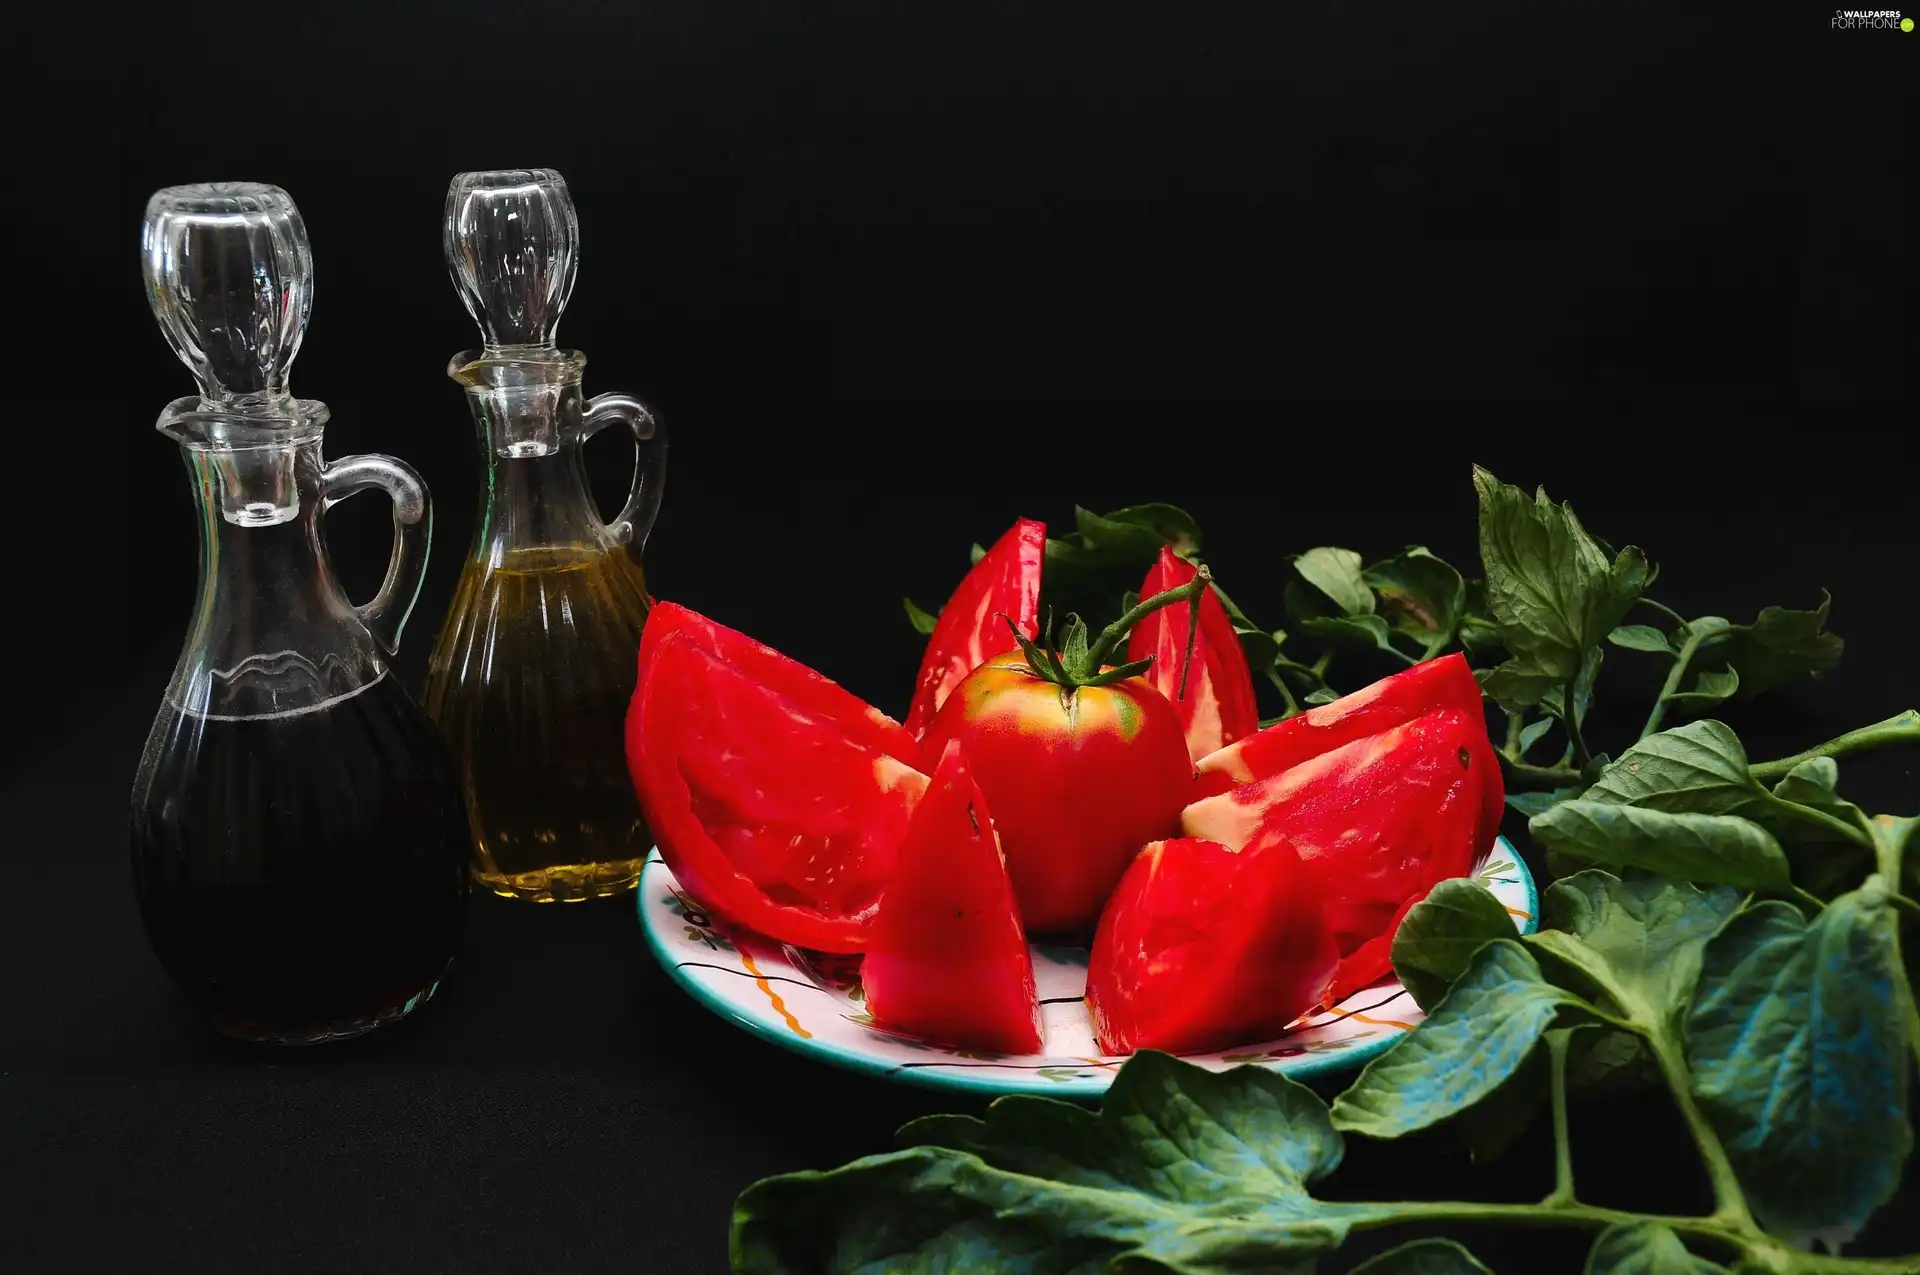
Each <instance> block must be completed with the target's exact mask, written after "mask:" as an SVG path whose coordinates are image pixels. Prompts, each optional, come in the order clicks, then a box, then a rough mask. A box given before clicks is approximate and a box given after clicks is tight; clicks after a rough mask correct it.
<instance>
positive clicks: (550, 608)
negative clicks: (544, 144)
mask: <svg viewBox="0 0 1920 1275" xmlns="http://www.w3.org/2000/svg"><path fill="white" fill-rule="evenodd" d="M579 236H580V231H579V222H578V220H577V219H576V218H575V215H574V208H573V202H572V199H571V198H570V197H569V195H568V193H567V186H566V182H565V181H564V180H563V179H562V178H561V176H560V174H558V173H556V172H553V171H552V170H550V169H530V170H510V171H501V172H477V173H461V174H460V175H458V176H456V177H455V178H454V179H453V182H452V184H451V185H450V186H449V188H448V191H447V204H446V216H445V220H444V223H443V238H444V246H445V249H446V255H447V265H448V269H449V270H450V271H451V273H452V275H453V281H454V286H455V287H456V288H457V289H458V291H459V293H460V297H461V299H462V300H463V301H464V302H465V303H466V306H467V310H468V312H469V313H470V314H472V315H473V317H474V320H475V321H476V322H477V323H478V324H479V325H480V330H481V333H482V335H483V337H484V340H485V344H484V345H483V346H482V347H481V348H480V349H478V350H468V351H466V352H464V353H462V354H458V355H456V356H455V357H454V359H453V361H452V363H451V364H449V365H448V368H447V374H448V375H449V376H451V377H452V378H453V379H454V380H455V381H456V382H457V383H459V385H460V386H461V387H462V388H463V389H465V391H466V395H467V406H468V407H469V408H470V409H471V410H472V412H473V419H474V422H475V425H476V427H477V430H478V434H479V441H480V454H481V463H482V466H483V469H482V484H481V496H482V506H483V507H482V512H481V515H480V521H479V524H478V526H477V528H476V529H475V532H474V538H473V547H472V551H471V552H470V553H469V554H468V555H467V561H466V564H465V566H464V567H463V568H462V571H461V575H460V583H459V586H458V588H457V589H456V591H455V593H454V601H453V607H452V610H451V611H450V612H449V614H448V616H447V619H446V622H445V624H444V626H443V627H442V628H441V631H440V639H439V641H438V642H437V643H436V644H435V646H434V651H433V657H432V660H431V662H430V664H429V669H428V674H427V697H426V704H427V711H428V712H429V713H430V714H432V716H433V718H434V720H435V721H437V722H438V723H439V724H440V728H441V730H442V732H443V733H444V734H445V736H446V738H447V741H448V743H449V744H450V746H451V747H452V749H453V753H454V756H455V758H456V760H457V762H458V765H459V768H460V779H461V787H462V792H463V795H464V796H465V799H466V806H467V821H468V828H469V831H470V834H471V837H472V842H473V853H474V875H475V877H476V879H477V880H479V881H480V882H481V883H482V884H483V885H485V886H486V887H487V888H489V889H491V890H492V891H493V892H494V893H496V894H499V895H503V896H505V897H507V898H517V899H527V900H533V901H536V902H577V901H579V900H582V899H589V898H595V897H599V896H604V895H610V894H615V893H618V892H620V891H622V890H626V889H630V888H631V887H632V886H633V884H634V883H635V881H637V880H638V879H639V874H640V865H641V863H642V862H643V861H644V860H645V858H646V854H647V850H648V847H649V839H648V836H647V830H646V826H645V825H644V823H643V822H642V821H641V817H640V808H639V804H638V802H637V801H636V800H635V798H634V793H633V781H632V780H631V778H630V777H629V774H628V770H627V762H626V755H625V751H624V745H623V737H624V733H625V732H624V725H625V718H626V711H627V703H628V701H629V700H630V699H631V698H632V696H633V687H634V681H635V677H636V667H635V659H636V656H637V654H638V651H639V645H640V629H641V625H642V624H643V623H644V622H645V620H646V616H647V609H648V607H649V606H650V605H651V599H650V598H649V597H648V596H647V588H646V581H645V578H644V577H643V575H642V573H641V566H640V562H639V559H638V554H639V552H640V549H641V547H642V546H643V545H644V544H645V542H646V538H647V532H648V530H649V529H650V528H651V527H652V525H653V519H654V514H655V513H656V512H657V511H658V510H659V507H660V489H661V483H662V480H663V479H664V477H665V467H666V434H665V431H664V429H663V428H662V427H661V426H660V425H659V424H658V423H657V422H656V421H655V419H654V417H653V416H652V414H651V413H649V412H648V411H647V409H646V408H645V407H643V406H642V405H641V404H640V403H639V402H638V401H636V400H634V399H632V398H629V397H627V396H626V395H624V394H599V395H595V396H594V397H593V398H590V399H589V398H584V397H583V396H582V392H581V388H580V377H581V369H582V368H584V367H585V366H586V358H585V356H583V355H582V354H580V353H579V352H578V351H574V350H565V349H560V348H558V347H557V346H556V345H555V344H554V329H555V328H556V326H557V325H558V324H559V321H560V312H561V310H562V309H563V308H564V307H565V305H566V303H567V298H568V295H569V294H570V293H571V292H572V290H573V280H574V273H575V270H576V266H577V261H576V248H577V246H578V242H579ZM614 424H620V425H624V426H626V427H627V428H628V429H629V430H631V431H632V434H633V438H634V458H635V469H634V477H633V485H632V488H631V490H630V492H629V494H628V497H627V502H626V506H625V507H624V508H623V509H621V510H620V512H619V513H618V514H617V515H616V516H615V517H614V518H613V519H612V520H611V521H603V520H602V518H601V516H600V512H599V510H598V509H597V508H596V507H595V504H594V500H593V497H592V493H591V490H590V489H589V487H588V484H587V473H586V468H585V463H584V456H583V453H582V449H583V447H584V445H585V443H586V441H587V439H589V438H591V437H592V436H593V435H594V434H595V433H597V432H599V431H600V430H602V429H605V428H606V427H607V426H609V425H614Z"/></svg>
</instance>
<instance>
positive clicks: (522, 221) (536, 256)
mask: <svg viewBox="0 0 1920 1275" xmlns="http://www.w3.org/2000/svg"><path fill="white" fill-rule="evenodd" d="M442 238H443V246H444V247H445V249H446V254H447V269H448V270H449V271H451V272H452V274H453V285H454V287H455V288H456V289H458V291H459V293H460V299H461V300H462V301H464V302H465V303H466V306H467V313H468V314H471V315H472V316H473V318H474V322H476V323H478V324H479V325H480V331H481V333H482V334H483V335H484V336H485V338H486V344H487V349H488V350H490V351H491V350H500V349H505V348H511V347H528V346H531V347H534V348H536V349H552V348H553V341H554V331H555V329H557V328H558V327H559V326H560V312H561V311H562V310H564V309H565V308H566V305H567V297H568V296H569V295H570V294H571V293H572V292H573V276H574V273H575V271H576V269H577V268H578V264H579V245H580V220H579V218H578V217H577V216H575V214H574V210H573V197H572V196H571V195H569V194H568V193H567V183H566V180H565V179H564V178H562V177H561V176H560V174H559V173H556V172H554V171H553V170H552V169H551V168H513V169H501V170H496V171H492V172H482V173H460V174H459V175H457V176H456V177H454V179H453V182H452V183H451V184H450V185H449V186H448V187H447V209H446V217H445V220H444V222H443V224H442Z"/></svg>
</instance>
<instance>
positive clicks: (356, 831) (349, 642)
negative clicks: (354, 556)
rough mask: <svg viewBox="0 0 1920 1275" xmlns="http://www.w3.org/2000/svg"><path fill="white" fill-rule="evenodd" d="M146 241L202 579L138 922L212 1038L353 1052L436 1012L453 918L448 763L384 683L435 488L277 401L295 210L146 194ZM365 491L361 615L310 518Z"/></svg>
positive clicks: (153, 797)
mask: <svg viewBox="0 0 1920 1275" xmlns="http://www.w3.org/2000/svg"><path fill="white" fill-rule="evenodd" d="M141 247H142V253H141V256H142V263H143V269H144V272H145V275H146V282H147V297H148V300H149V301H150V302H151V304H152V307H153V312H154V316H155V317H156V318H157V319H158V320H159V323H160V328H161V331H162V332H164V333H165V335H166V338H167V340H168V342H169V343H170V344H171V345H172V346H173V349H174V351H175V353H177V354H178V355H179V356H180V358H181V360H182V361H183V362H185V363H186V365H187V366H188V367H189V368H190V369H192V371H193V374H194V377H195V379H196V380H197V381H198V382H199V385H200V393H199V394H198V395H194V396H190V397H187V398H181V399H176V400H175V401H174V402H172V403H170V404H168V405H167V408H166V410H165V411H163V412H162V413H161V414H160V420H159V423H158V428H159V430H160V432H161V433H163V434H165V435H166V436H167V437H168V438H171V439H172V440H173V441H174V442H176V443H178V444H179V445H180V449H181V455H182V457H183V459H184V460H185V461H186V465H187V471H188V473H189V475H190V476H191V479H192V484H193V494H194V499H195V501H196V504H197V506H198V511H199V524H200V583H199V595H198V600H197V601H196V603H195V606H194V610H193V616H192V620H191V623H190V625H189V628H188V631H187V637H186V643H185V645H184V648H183V649H182V651H181V654H180V660H179V663H178V664H177V665H176V666H175V669H174V673H173V678H172V680H171V682H170V683H169V684H168V686H167V691H166V698H165V699H164V700H163V701H162V703H161V705H160V711H159V713H158V715H157V716H156V717H155V718H154V722H153V728H152V731H151V732H150V733H149V735H148V737H147V744H146V750H145V752H144V754H143V755H142V757H141V761H140V769H139V773H138V776H137V777H136V779H135V781H134V791H133V808H132V818H131V824H132V827H131V832H132V854H133V878H134V885H135V890H136V893H137V895H138V899H139V904H140V912H141V916H142V919H143V920H144V921H145V923H146V928H147V933H148V937H149V939H150V940H151V942H152V945H153V948H154V951H155V953H156V954H157V955H158V956H159V958H160V961H161V963H162V965H164V966H165V968H166V970H167V971H168V973H169V974H170V975H171V976H172V978H173V979H174V981H175V982H176V983H178V984H179V986H180V987H181V988H182V990H183V991H184V992H185V993H186V995H187V997H188V999H189V1000H191V1001H192V1002H193V1003H194V1004H195V1005H196V1006H197V1007H198V1008H199V1010H200V1011H201V1012H202V1013H203V1014H205V1015H206V1016H207V1017H208V1018H210V1019H211V1021H212V1022H213V1024H214V1025H215V1026H216V1027H217V1028H219V1029H220V1030H221V1031H223V1032H225V1033H227V1034H228V1035H232V1036H238V1037H241V1038H243V1039H247V1040H253V1041H259V1042H263V1043H272V1044H308V1043H314V1042H319V1041H324V1040H330V1039H337V1038H341V1037H346V1036H353V1035H358V1034H360V1033H362V1032H366V1031H370V1030H372V1029H374V1028H376V1027H379V1026H381V1025H382V1024H385V1023H389V1022H393V1021H395V1020H397V1019H400V1018H402V1017H404V1016H405V1015H406V1014H408V1013H409V1012H410V1011H412V1010H413V1009H414V1008H415V1007H416V1006H418V1005H420V1004H421V1003H422V1002H424V1001H425V1000H427V999H428V998H429V997H431V996H432V995H433V992H434V989H435V988H436V987H437V986H438V984H439V981H440V979H441V977H442V976H443V975H444V974H445V973H446V971H447V968H448V966H449V965H450V964H451V962H452V961H453V959H454V956H455V955H456V953H457V951H458V949H459V946H460V941H461V936H462V932H463V929H464V926H465V922H466V906H467V893H468V889H469V885H468V879H467V875H466V870H465V869H466V824H465V819H464V817H463V814H462V811H461V807H460V796H459V790H458V787H457V782H456V778H455V775H454V771H453V766H452V761H451V758H450V757H449V755H448V753H447V751H446V747H445V745H444V743H443V742H442V741H441V739H440V738H439V735H438V732H437V731H436V730H435V729H434V726H433V723H432V722H431V721H430V720H429V719H428V718H427V716H426V714H425V713H424V712H423V711H422V710H421V708H420V707H419V706H418V705H417V704H415V703H414V702H413V700H412V699H410V698H409V697H408V695H407V693H406V692H405V691H404V690H402V689H401V687H400V685H399V683H398V681H397V680H396V679H395V677H394V675H393V673H392V671H391V669H390V667H389V665H388V660H389V658H390V657H391V656H392V654H393V652H394V648H395V646H396V645H397V644H398V642H399V640H400V631H401V629H402V627H403V626H404V625H405V624H406V621H407V615H408V612H410V611H411V610H412V608H413V603H414V599H415V598H416V597H417V596H418V594H419V590H420V581H421V573H422V571H423V570H424V568H425V566H426V558H427V545H428V539H429V534H430V528H431V511H430V505H429V503H428V496H427V490H426V488H425V486H424V485H423V484H422V483H421V481H420V477H419V475H417V474H416V473H414V471H413V470H412V469H410V468H408V467H407V466H406V465H404V464H402V463H401V462H399V461H397V460H394V459H393V458H391V457H388V456H376V455H367V456H349V457H345V458H343V459H339V460H334V461H328V460H326V459H324V457H323V456H322V439H323V434H324V427H325V425H326V421H327V408H326V405H325V404H323V403H319V402H315V401H313V400H311V399H297V398H294V397H293V396H292V395H291V394H289V393H288V391H287V369H288V366H289V365H290V364H291V363H292V362H293V358H294V355H295V353H296V352H297V351H298V350H299V348H300V339H301V334H302V332H303V330H304V328H305V326H306V321H307V316H308V313H309V311H310V309H311V307H312V301H313V280H312V266H313V258H312V252H311V250H310V248H309V246H308V243H307V233H306V227H305V225H304V224H303V223H302V221H301V218H300V213H299V210H298V209H297V208H295V206H294V204H293V201H292V200H291V199H289V198H288V197H287V194H286V192H285V191H282V190H280V189H278V188H277V187H273V186H264V185H255V184H250V183H220V184H211V185H198V186H180V187H174V188H170V189H167V190H162V191H160V192H159V193H158V194H156V195H154V196H153V198H152V200H151V201H150V202H149V203H148V205H147V213H146V223H145V227H144V229H143V231H142V235H141ZM374 488H377V489H379V490H381V491H384V492H385V493H386V494H387V495H388V496H389V497H390V498H391V499H392V501H393V510H394V513H393V524H394V547H393V553H392V557H391V559H390V561H389V564H388V570H387V575H386V580H385V582H384V583H383V584H382V585H381V587H380V590H379V593H378V594H377V595H376V596H375V597H374V598H373V599H372V600H371V601H370V602H367V603H366V604H365V605H362V606H355V605H354V604H353V603H351V602H349V601H348V600H347V598H346V596H345V595H344V594H343V593H342V592H341V589H340V586H339V584H338V583H337V581H336V580H335V578H334V574H333V570H332V567H331V565H330V563H329V561H328V557H327V549H326V543H325V540H324V539H323V536H322V532H321V519H322V516H323V515H324V514H325V512H326V510H327V509H328V508H330V507H331V506H333V505H334V504H337V503H338V502H340V501H342V500H345V499H346V498H347V497H349V496H351V495H353V494H355V493H356V492H361V491H365V490H368V489H374Z"/></svg>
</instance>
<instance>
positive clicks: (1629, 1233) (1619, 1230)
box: [1585, 1222, 1727, 1275]
mask: <svg viewBox="0 0 1920 1275" xmlns="http://www.w3.org/2000/svg"><path fill="white" fill-rule="evenodd" d="M1585 1275H1727V1268H1726V1267H1724V1266H1721V1265H1719V1264H1718V1263H1717V1262H1709V1261H1708V1260H1707V1259H1706V1258H1704V1257H1696V1256H1694V1255H1693V1254H1692V1253H1689V1252H1688V1251H1687V1246H1686V1245H1685V1244H1682V1243H1681V1242H1680V1237H1679V1236H1678V1235H1675V1234H1674V1233H1673V1232H1672V1231H1670V1230H1668V1229H1667V1228H1666V1227H1665V1226H1662V1225H1661V1224H1660V1223H1658V1222H1620V1223H1616V1224H1615V1225H1613V1226H1609V1227H1608V1228H1607V1229H1606V1230H1604V1231H1602V1232H1600V1235H1599V1237H1598V1238H1596V1239H1595V1240H1594V1241H1593V1248H1592V1250H1591V1251H1590V1252H1589V1253H1588V1254H1587V1269H1586V1273H1585Z"/></svg>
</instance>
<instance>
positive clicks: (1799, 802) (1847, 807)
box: [1773, 757, 1869, 838]
mask: <svg viewBox="0 0 1920 1275" xmlns="http://www.w3.org/2000/svg"><path fill="white" fill-rule="evenodd" d="M1839 783H1840V763H1839V762H1837V761H1835V760H1834V759H1833V758H1831V757H1810V758H1808V759H1807V760H1806V761H1803V762H1801V763H1800V764H1799V765H1798V766H1795V767H1794V768H1793V769H1792V770H1790V771H1788V772H1787V775H1786V778H1784V779H1782V780H1781V781H1780V782H1779V783H1777V784H1775V785H1774V786H1773V795H1774V796H1776V797H1778V798H1779V799H1780V800H1782V801H1790V802H1792V803H1793V804H1794V805H1796V806H1806V807H1808V808H1810V809H1813V810H1818V811H1819V812H1820V813H1822V814H1826V815H1832V816H1833V817H1834V818H1835V819H1838V820H1840V821H1841V822H1842V823H1846V824H1851V825H1853V826H1855V827H1859V828H1866V827H1868V826H1869V821H1868V819H1867V816H1866V812H1865V811H1863V810H1861V809H1860V807H1858V806H1856V805H1854V804H1853V803H1852V802H1851V801H1848V800H1847V799H1846V798H1844V797H1842V796H1841V795H1840V794H1839V793H1838V792H1837V791H1835V789H1836V788H1838V786H1839ZM1833 835H1834V837H1835V838H1838V836H1839V834H1838V833H1835V834H1833Z"/></svg>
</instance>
